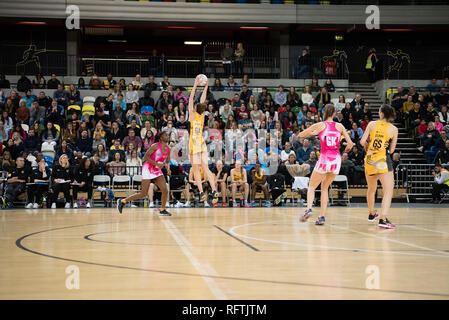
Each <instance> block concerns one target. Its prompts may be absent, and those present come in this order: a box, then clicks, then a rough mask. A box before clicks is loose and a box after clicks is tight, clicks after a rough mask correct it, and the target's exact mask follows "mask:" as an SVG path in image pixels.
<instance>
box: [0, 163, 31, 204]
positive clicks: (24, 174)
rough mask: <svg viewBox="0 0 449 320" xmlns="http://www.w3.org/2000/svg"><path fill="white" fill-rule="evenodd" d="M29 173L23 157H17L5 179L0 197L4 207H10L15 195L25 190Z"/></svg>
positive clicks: (15, 197)
mask: <svg viewBox="0 0 449 320" xmlns="http://www.w3.org/2000/svg"><path fill="white" fill-rule="evenodd" d="M30 175H31V168H30V167H29V166H25V159H24V158H23V157H18V158H17V159H16V167H15V169H14V170H13V171H12V172H11V173H10V175H9V176H8V180H6V186H5V193H4V196H3V197H1V198H0V200H1V202H2V204H3V206H2V207H4V208H11V207H12V204H13V202H14V201H15V200H16V199H17V197H18V196H19V195H20V194H22V193H24V192H25V188H26V183H27V182H28V180H29V177H30Z"/></svg>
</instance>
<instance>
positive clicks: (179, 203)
mask: <svg viewBox="0 0 449 320" xmlns="http://www.w3.org/2000/svg"><path fill="white" fill-rule="evenodd" d="M182 207H183V205H182V203H181V202H180V201H178V202H176V204H175V208H182Z"/></svg>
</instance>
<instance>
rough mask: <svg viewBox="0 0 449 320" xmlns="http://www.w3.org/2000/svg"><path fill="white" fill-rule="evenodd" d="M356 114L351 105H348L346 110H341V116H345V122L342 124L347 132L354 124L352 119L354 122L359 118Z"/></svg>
mask: <svg viewBox="0 0 449 320" xmlns="http://www.w3.org/2000/svg"><path fill="white" fill-rule="evenodd" d="M356 113H357V112H356V110H355V108H354V107H353V106H352V105H351V104H350V103H346V105H345V108H344V109H343V110H341V114H342V115H343V121H342V123H341V124H342V125H344V127H345V128H346V129H347V130H351V128H352V124H351V121H350V120H351V118H352V120H353V119H356V118H357V115H356Z"/></svg>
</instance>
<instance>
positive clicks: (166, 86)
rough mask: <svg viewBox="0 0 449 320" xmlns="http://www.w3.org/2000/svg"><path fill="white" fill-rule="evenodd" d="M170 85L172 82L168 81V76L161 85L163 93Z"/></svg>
mask: <svg viewBox="0 0 449 320" xmlns="http://www.w3.org/2000/svg"><path fill="white" fill-rule="evenodd" d="M169 85H170V82H169V81H168V76H164V77H163V78H162V81H161V82H160V83H159V88H160V90H161V91H164V90H167V88H168V86H169Z"/></svg>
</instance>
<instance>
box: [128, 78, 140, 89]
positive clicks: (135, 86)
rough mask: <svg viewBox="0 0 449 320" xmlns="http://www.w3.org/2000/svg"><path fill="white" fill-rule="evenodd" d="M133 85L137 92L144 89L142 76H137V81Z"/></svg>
mask: <svg viewBox="0 0 449 320" xmlns="http://www.w3.org/2000/svg"><path fill="white" fill-rule="evenodd" d="M131 84H132V86H133V89H134V90H135V91H139V90H140V89H142V87H143V84H142V81H141V77H140V74H136V77H135V79H134V80H133V81H132V82H131ZM128 89H129V85H128Z"/></svg>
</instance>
